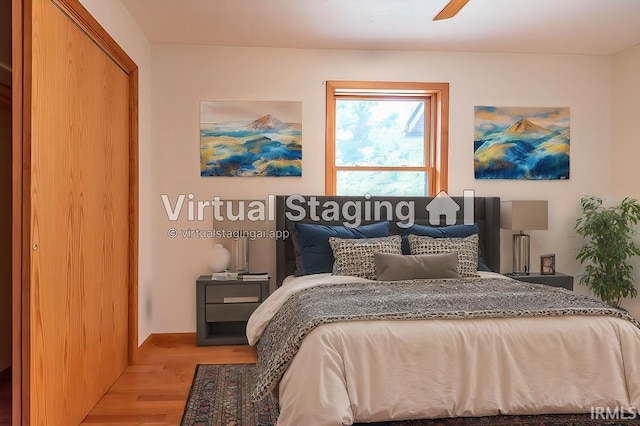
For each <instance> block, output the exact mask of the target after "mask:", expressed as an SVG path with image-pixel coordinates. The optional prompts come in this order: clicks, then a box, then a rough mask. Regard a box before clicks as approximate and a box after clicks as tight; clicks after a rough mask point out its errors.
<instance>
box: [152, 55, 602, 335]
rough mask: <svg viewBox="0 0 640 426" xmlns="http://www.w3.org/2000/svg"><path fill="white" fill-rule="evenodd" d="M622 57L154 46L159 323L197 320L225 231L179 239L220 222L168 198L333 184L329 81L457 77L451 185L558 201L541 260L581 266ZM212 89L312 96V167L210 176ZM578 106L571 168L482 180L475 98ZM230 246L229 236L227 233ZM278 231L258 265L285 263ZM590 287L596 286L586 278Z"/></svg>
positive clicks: (225, 96) (541, 241) (571, 270)
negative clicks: (538, 177)
mask: <svg viewBox="0 0 640 426" xmlns="http://www.w3.org/2000/svg"><path fill="white" fill-rule="evenodd" d="M611 61H612V60H611V58H610V57H595V56H561V55H524V54H470V53H430V52H380V51H337V50H297V49H266V48H230V47H227V48H225V47H206V46H185V45H164V44H163V45H157V44H154V45H153V46H152V63H151V65H152V68H153V76H152V79H153V80H152V90H153V99H154V104H153V108H152V110H153V115H152V122H153V124H154V126H153V129H152V138H153V139H152V140H153V147H154V149H153V150H152V156H153V157H152V161H153V169H152V173H153V193H152V195H151V201H152V203H153V208H152V213H153V220H152V223H153V232H152V238H153V249H154V282H153V311H154V314H153V331H154V332H189V331H194V330H195V280H196V278H197V277H198V275H200V274H206V273H210V269H209V267H208V266H207V265H208V263H207V259H208V256H210V255H211V248H212V247H213V244H214V241H211V240H207V239H188V238H182V237H180V236H178V237H177V238H174V239H172V238H169V237H168V236H167V231H168V230H169V229H171V228H176V229H178V230H184V229H205V230H208V229H211V228H212V219H211V216H210V215H209V216H207V220H206V221H205V222H202V223H189V222H187V221H186V220H185V219H182V220H180V221H178V222H177V223H170V222H169V220H168V218H167V216H166V214H165V212H164V208H163V205H162V202H161V199H160V194H168V195H169V196H170V197H171V198H172V200H175V198H176V197H177V195H178V194H188V193H193V194H194V195H195V198H196V199H201V200H207V199H211V197H213V196H214V195H219V196H221V197H222V198H229V199H263V198H264V197H266V195H267V194H281V193H302V194H322V193H324V121H325V100H324V97H325V87H324V85H323V81H325V80H378V81H429V82H449V83H450V84H451V92H450V95H451V102H450V105H451V109H450V118H451V124H450V153H449V173H450V175H449V192H450V193H451V194H460V193H461V191H462V190H463V189H475V190H476V193H477V195H481V196H490V195H495V196H500V197H502V198H503V199H518V198H523V199H547V200H549V216H550V217H549V230H548V231H535V232H531V234H532V253H531V258H532V264H533V265H534V266H535V265H537V262H538V261H539V255H540V254H543V253H556V255H557V268H558V270H559V271H560V272H565V273H568V274H575V273H576V272H578V270H579V265H578V263H577V262H576V261H575V253H576V252H577V248H578V247H579V241H577V239H576V238H575V236H574V233H573V230H572V229H573V225H574V222H575V219H576V217H577V215H578V213H579V199H580V197H581V196H583V195H587V194H596V195H607V194H608V192H609V190H610V173H611V171H610V137H611V127H610V125H611V95H612V93H611V92H612V89H611V86H612V76H611ZM200 100H219V101H231V100H293V101H302V103H303V171H302V173H303V176H302V177H301V178H230V177H217V178H202V177H200V173H199V102H200ZM474 105H497V106H562V107H570V108H571V179H570V180H568V181H557V182H550V181H542V182H534V181H476V180H474V177H473V107H474ZM510 235H511V234H510V233H507V232H505V231H503V238H502V240H503V241H502V243H503V250H502V251H503V267H502V269H503V271H508V270H510V268H511V260H510V259H511V258H510V255H509V254H510V248H511V239H510ZM223 244H225V245H226V246H227V247H228V245H229V243H228V242H226V241H225V242H223ZM274 247H275V245H274V242H273V241H269V240H262V241H258V242H257V243H255V244H253V245H252V252H251V268H252V269H254V270H268V271H270V272H271V274H272V275H274V273H275V254H274ZM576 288H577V290H578V291H580V292H585V290H584V289H583V288H582V287H581V286H579V285H577V280H576Z"/></svg>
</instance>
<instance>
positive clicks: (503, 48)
mask: <svg viewBox="0 0 640 426" xmlns="http://www.w3.org/2000/svg"><path fill="white" fill-rule="evenodd" d="M122 1H123V3H124V4H125V6H126V7H127V8H128V9H129V11H130V12H131V14H132V15H133V17H134V18H135V19H136V21H137V22H138V24H139V25H140V27H141V28H142V30H143V31H144V32H145V34H146V35H147V37H148V38H149V40H150V41H151V42H152V43H182V44H208V45H218V46H252V47H290V48H318V49H381V50H382V49H384V50H387V49H389V50H391V49H393V50H436V51H466V52H522V53H562V54H588V55H611V54H615V53H618V52H620V51H622V50H625V49H628V48H630V47H632V46H634V45H636V44H639V43H640V0H470V1H469V3H468V4H467V5H466V6H465V7H464V8H463V9H462V11H461V12H460V13H459V14H458V15H457V16H456V17H454V18H452V19H449V20H444V21H438V22H433V21H432V18H433V17H434V16H435V15H436V14H437V13H438V12H439V11H440V10H441V9H442V8H443V7H444V5H445V4H446V3H447V2H448V0H213V1H212V0H122Z"/></svg>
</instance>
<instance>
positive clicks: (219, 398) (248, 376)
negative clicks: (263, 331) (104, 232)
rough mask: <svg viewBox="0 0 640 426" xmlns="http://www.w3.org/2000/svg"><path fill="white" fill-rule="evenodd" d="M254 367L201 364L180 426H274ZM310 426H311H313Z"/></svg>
mask: <svg viewBox="0 0 640 426" xmlns="http://www.w3.org/2000/svg"><path fill="white" fill-rule="evenodd" d="M253 366H254V364H223V365H210V364H200V365H198V366H197V367H196V372H195V375H194V377H193V384H192V385H191V391H190V392H189V398H188V400H187V404H186V406H185V409H184V415H183V417H182V423H181V426H274V425H275V424H276V421H277V419H278V403H277V402H276V401H275V399H273V398H271V397H267V398H265V399H264V400H262V401H260V402H259V403H257V404H252V403H251V396H250V395H251V380H252V374H253V368H254V367H253ZM632 424H633V425H638V424H640V419H636V420H616V421H612V420H602V419H600V420H592V419H591V416H590V415H589V414H569V415H539V416H492V417H461V418H456V419H431V420H410V421H398V422H383V423H366V424H364V423H363V424H362V426H365V425H369V426H374V425H375V426H463V425H476V426H477V425H482V426H501V425H518V426H522V425H527V426H569V425H575V426H578V425H581V426H605V425H607V426H613V425H632ZM310 426H311V425H310Z"/></svg>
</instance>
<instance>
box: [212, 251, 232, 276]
mask: <svg viewBox="0 0 640 426" xmlns="http://www.w3.org/2000/svg"><path fill="white" fill-rule="evenodd" d="M212 254H213V256H211V272H213V273H214V274H215V273H216V272H222V271H225V270H227V268H229V264H230V263H231V253H229V250H227V249H226V248H224V246H223V245H222V244H216V245H215V246H213V253H212Z"/></svg>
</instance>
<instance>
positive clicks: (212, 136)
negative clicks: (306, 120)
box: [200, 101, 302, 176]
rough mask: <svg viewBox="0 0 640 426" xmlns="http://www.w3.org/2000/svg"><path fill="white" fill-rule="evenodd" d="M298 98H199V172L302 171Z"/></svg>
mask: <svg viewBox="0 0 640 426" xmlns="http://www.w3.org/2000/svg"><path fill="white" fill-rule="evenodd" d="M301 175H302V102H293V101H255V102H217V101H202V102H200V176H301Z"/></svg>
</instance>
